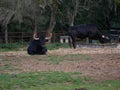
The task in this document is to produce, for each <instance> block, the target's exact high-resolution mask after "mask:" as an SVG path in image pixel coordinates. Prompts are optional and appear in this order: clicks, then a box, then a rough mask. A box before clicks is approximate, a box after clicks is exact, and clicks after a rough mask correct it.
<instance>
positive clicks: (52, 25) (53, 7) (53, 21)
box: [46, 4, 56, 43]
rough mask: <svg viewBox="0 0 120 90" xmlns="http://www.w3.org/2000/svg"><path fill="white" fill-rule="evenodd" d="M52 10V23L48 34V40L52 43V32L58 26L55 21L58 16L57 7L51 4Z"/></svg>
mask: <svg viewBox="0 0 120 90" xmlns="http://www.w3.org/2000/svg"><path fill="white" fill-rule="evenodd" d="M49 7H50V10H51V17H50V23H49V27H48V29H47V32H46V39H47V40H48V42H49V43H50V42H51V37H52V31H53V29H54V27H55V24H56V20H55V16H56V6H55V5H53V4H51V5H49Z"/></svg>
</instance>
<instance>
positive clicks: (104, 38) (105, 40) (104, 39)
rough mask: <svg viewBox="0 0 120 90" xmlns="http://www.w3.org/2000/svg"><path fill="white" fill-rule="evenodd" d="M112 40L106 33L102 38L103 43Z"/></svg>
mask: <svg viewBox="0 0 120 90" xmlns="http://www.w3.org/2000/svg"><path fill="white" fill-rule="evenodd" d="M110 40H111V39H110V38H109V37H108V36H105V35H102V37H101V38H100V42H101V43H109V42H110Z"/></svg>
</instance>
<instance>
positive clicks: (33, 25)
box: [0, 0, 120, 42]
mask: <svg viewBox="0 0 120 90" xmlns="http://www.w3.org/2000/svg"><path fill="white" fill-rule="evenodd" d="M86 23H95V24H97V25H98V26H99V27H100V28H101V29H104V30H109V29H110V28H111V27H112V26H118V27H119V26H120V0H0V27H2V30H0V31H2V32H5V38H6V40H5V41H6V42H7V32H8V31H9V32H11V31H17V30H22V31H25V32H26V31H27V32H31V31H32V32H33V31H46V32H47V33H52V32H53V30H56V31H60V30H65V27H66V24H68V25H70V26H72V25H76V24H86ZM16 24H17V26H16ZM11 27H12V28H11ZM13 27H14V28H13ZM16 28H17V29H16ZM15 29H16V30H15Z"/></svg>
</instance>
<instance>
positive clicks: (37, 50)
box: [27, 37, 47, 55]
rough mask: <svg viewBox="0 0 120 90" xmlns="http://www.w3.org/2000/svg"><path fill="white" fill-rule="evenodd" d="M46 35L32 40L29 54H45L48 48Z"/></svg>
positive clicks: (28, 50)
mask: <svg viewBox="0 0 120 90" xmlns="http://www.w3.org/2000/svg"><path fill="white" fill-rule="evenodd" d="M45 42H46V40H45V37H40V38H39V40H32V41H31V42H30V45H29V47H28V49H27V52H28V54H30V55H35V54H39V55H43V54H46V52H47V48H46V47H45Z"/></svg>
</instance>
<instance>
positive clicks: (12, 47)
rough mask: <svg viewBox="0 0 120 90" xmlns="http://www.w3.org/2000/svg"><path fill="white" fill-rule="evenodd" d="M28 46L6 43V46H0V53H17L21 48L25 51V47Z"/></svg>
mask: <svg viewBox="0 0 120 90" xmlns="http://www.w3.org/2000/svg"><path fill="white" fill-rule="evenodd" d="M27 45H28V44H26V43H19V42H18V43H8V44H4V43H2V44H0V52H4V51H18V50H20V49H21V48H22V49H24V50H26V46H27Z"/></svg>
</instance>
